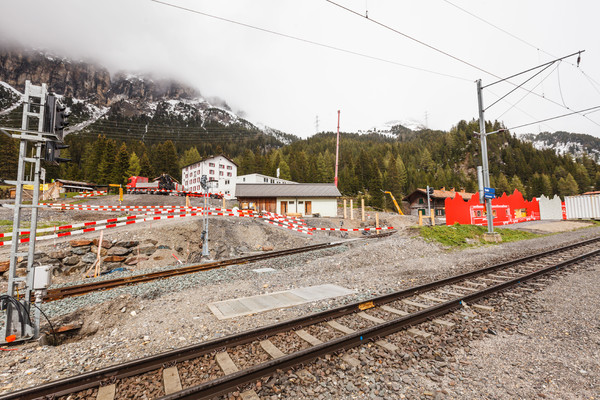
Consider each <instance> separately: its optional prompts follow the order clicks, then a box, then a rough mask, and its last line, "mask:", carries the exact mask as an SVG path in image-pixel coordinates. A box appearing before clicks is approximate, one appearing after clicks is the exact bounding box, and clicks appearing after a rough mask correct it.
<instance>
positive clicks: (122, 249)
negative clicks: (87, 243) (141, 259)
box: [107, 247, 131, 256]
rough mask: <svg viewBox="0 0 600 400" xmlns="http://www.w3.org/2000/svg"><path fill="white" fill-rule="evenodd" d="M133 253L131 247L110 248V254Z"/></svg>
mask: <svg viewBox="0 0 600 400" xmlns="http://www.w3.org/2000/svg"><path fill="white" fill-rule="evenodd" d="M129 253H131V249H128V248H126V247H113V248H111V249H110V250H108V253H107V254H108V255H109V256H124V255H127V254H129Z"/></svg>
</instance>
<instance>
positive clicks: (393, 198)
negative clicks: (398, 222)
mask: <svg viewBox="0 0 600 400" xmlns="http://www.w3.org/2000/svg"><path fill="white" fill-rule="evenodd" d="M383 193H387V194H389V195H390V196H391V197H392V201H393V202H394V205H395V206H396V210H398V214H400V215H404V213H403V212H402V209H401V208H400V206H399V205H398V202H397V201H396V198H395V197H394V195H393V194H392V192H383Z"/></svg>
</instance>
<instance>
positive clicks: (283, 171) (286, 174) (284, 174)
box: [278, 160, 292, 181]
mask: <svg viewBox="0 0 600 400" xmlns="http://www.w3.org/2000/svg"><path fill="white" fill-rule="evenodd" d="M278 168H279V177H280V178H281V179H286V180H288V181H289V180H290V179H292V174H291V172H290V166H289V165H288V163H286V162H285V160H281V161H280V162H279V167H278Z"/></svg>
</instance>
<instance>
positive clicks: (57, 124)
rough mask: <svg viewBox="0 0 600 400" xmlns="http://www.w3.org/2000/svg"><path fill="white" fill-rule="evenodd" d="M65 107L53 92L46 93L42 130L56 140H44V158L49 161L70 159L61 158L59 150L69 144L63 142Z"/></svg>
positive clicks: (67, 113) (65, 123)
mask: <svg viewBox="0 0 600 400" xmlns="http://www.w3.org/2000/svg"><path fill="white" fill-rule="evenodd" d="M69 115H70V113H69V112H68V111H67V107H66V106H65V105H64V104H63V103H62V102H61V101H60V100H59V99H58V97H57V96H56V95H54V94H52V93H51V94H48V96H47V98H46V110H45V121H44V132H46V133H51V134H53V135H54V136H55V137H56V140H50V141H48V142H46V148H45V150H44V160H46V161H47V162H49V163H53V164H56V163H61V162H68V161H71V159H69V158H61V157H60V151H61V150H63V149H66V148H68V147H69V146H68V145H66V144H65V143H64V142H63V138H64V129H65V128H66V127H67V125H69Z"/></svg>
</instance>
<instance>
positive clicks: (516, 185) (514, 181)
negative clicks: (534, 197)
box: [510, 175, 527, 198]
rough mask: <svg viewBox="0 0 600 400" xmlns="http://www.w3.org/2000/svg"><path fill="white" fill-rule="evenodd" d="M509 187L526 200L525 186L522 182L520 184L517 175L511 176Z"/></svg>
mask: <svg viewBox="0 0 600 400" xmlns="http://www.w3.org/2000/svg"><path fill="white" fill-rule="evenodd" d="M510 186H512V188H513V189H517V190H518V191H519V192H521V194H522V195H523V197H524V198H527V191H526V190H525V185H523V182H521V179H520V178H519V177H518V176H517V175H513V177H512V179H511V180H510Z"/></svg>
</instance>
